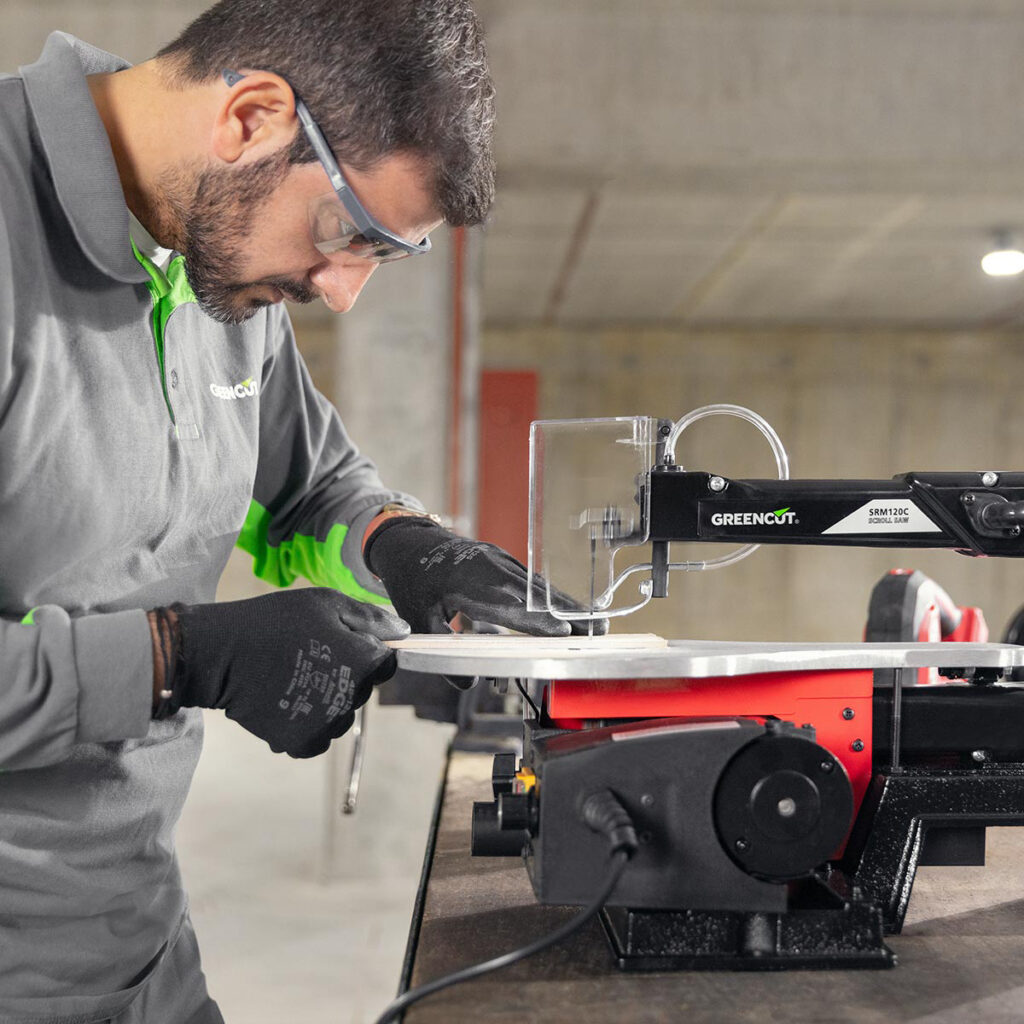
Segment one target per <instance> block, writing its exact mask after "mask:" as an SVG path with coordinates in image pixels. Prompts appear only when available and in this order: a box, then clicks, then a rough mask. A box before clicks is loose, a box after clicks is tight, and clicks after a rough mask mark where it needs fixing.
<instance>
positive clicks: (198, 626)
mask: <svg viewBox="0 0 1024 1024" xmlns="http://www.w3.org/2000/svg"><path fill="white" fill-rule="evenodd" d="M170 611H171V613H172V619H173V617H174V616H176V617H177V636H176V639H177V648H178V650H177V657H176V658H175V659H174V662H175V663H174V666H173V669H172V674H171V676H170V679H169V680H167V679H165V681H164V688H165V689H169V690H171V691H173V694H174V696H173V698H172V699H171V707H170V708H169V710H170V711H171V712H173V711H176V710H177V708H178V706H182V707H200V708H223V709H224V713H225V714H226V715H227V716H228V718H232V719H234V720H235V721H236V722H238V723H239V725H241V726H242V727H243V728H245V729H248V730H249V732H251V733H253V734H254V735H256V736H259V737H260V739H262V740H266V742H267V743H268V744H269V745H270V749H271V750H273V751H274V752H275V753H280V752H281V751H285V752H287V753H288V754H290V755H291V756H292V757H314V756H315V755H317V754H322V753H323V752H324V751H325V750H326V749H327V748H328V746H330V742H331V740H333V739H336V738H337V737H338V736H340V735H341V734H342V733H344V732H345V731H346V730H347V729H349V728H350V726H351V725H352V722H353V719H354V717H355V715H354V710H355V708H357V707H359V706H360V705H362V704H365V703H366V701H367V700H368V699H369V697H370V694H371V693H372V691H373V685H374V684H375V683H380V682H383V681H384V680H385V679H388V678H390V677H391V675H392V674H393V673H394V671H395V667H396V661H395V653H394V651H392V650H391V649H390V648H388V647H385V646H384V645H383V644H382V643H381V641H382V640H398V639H401V638H402V637H404V636H408V634H409V627H408V625H406V623H404V622H402V621H401V620H400V619H398V618H396V617H395V615H393V614H392V613H391V612H390V611H387V610H385V609H383V608H381V607H379V606H376V605H371V604H363V603H361V602H359V601H354V600H352V599H350V598H347V597H345V596H344V595H342V594H339V593H338V592H337V591H334V590H330V589H326V588H311V589H304V590H289V591H284V592H282V593H279V594H268V595H265V596H263V597H255V598H251V599H250V600H247V601H230V602H224V603H221V604H205V605H192V606H182V605H176V606H174V607H173V608H172V609H170Z"/></svg>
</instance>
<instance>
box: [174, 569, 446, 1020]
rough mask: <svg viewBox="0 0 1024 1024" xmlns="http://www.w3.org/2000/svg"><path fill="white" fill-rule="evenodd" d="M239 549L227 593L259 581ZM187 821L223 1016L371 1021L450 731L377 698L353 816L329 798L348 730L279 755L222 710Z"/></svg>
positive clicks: (200, 930)
mask: <svg viewBox="0 0 1024 1024" xmlns="http://www.w3.org/2000/svg"><path fill="white" fill-rule="evenodd" d="M247 574H248V567H247V566H246V564H245V560H244V559H242V558H239V559H237V560H235V559H233V560H232V563H231V565H230V566H229V568H228V571H227V573H226V574H225V578H224V581H223V583H222V586H221V591H220V595H219V596H220V597H221V598H222V599H233V598H237V597H242V596H248V595H249V594H251V593H255V592H257V591H259V590H261V589H263V588H260V587H259V586H258V585H255V584H252V583H251V581H250V579H249V578H248V575H247ZM206 727H207V734H206V745H205V749H204V752H203V756H202V759H201V761H200V764H199V769H198V771H197V773H196V778H195V781H194V783H193V786H192V793H191V795H190V798H189V801H188V803H187V804H186V807H185V812H184V814H183V816H182V819H181V824H180V826H179V829H178V851H179V855H180V858H181V863H182V870H183V872H184V876H185V883H186V886H187V888H188V890H189V893H190V897H191V906H192V919H193V921H194V923H195V928H196V933H197V935H198V937H199V944H200V948H201V949H202V953H203V961H204V964H205V969H206V974H207V979H208V983H209V988H210V992H211V994H212V995H213V997H214V998H215V999H216V1000H217V1001H218V1002H219V1003H220V1006H221V1009H222V1011H223V1013H224V1017H225V1019H226V1021H227V1024H300V1022H301V1024H360V1022H363V1021H373V1020H374V1019H375V1018H376V1016H377V1015H378V1014H379V1012H380V1011H381V1010H382V1009H383V1007H384V1006H385V1005H386V1004H387V1003H388V1002H389V1001H390V1000H391V999H392V998H393V997H394V994H395V990H396V988H397V985H398V979H399V972H400V969H401V964H402V957H403V954H404V951H405V942H406V936H407V932H408V927H409V920H410V917H411V913H412V904H413V899H414V896H415V893H416V887H417V883H418V880H419V874H420V869H421V866H422V860H423V850H424V843H425V840H426V835H427V830H428V825H429V822H430V816H431V812H432V810H433V803H434V798H435V795H436V791H437V785H438V782H439V780H440V773H441V765H442V760H443V756H444V751H445V748H446V746H447V742H448V740H449V738H450V736H451V730H450V729H449V728H448V727H446V726H440V725H436V724H434V723H430V722H421V721H418V720H416V719H415V718H414V717H413V715H412V712H411V711H410V710H408V709H406V708H392V707H384V708H381V707H376V706H373V707H371V708H370V717H369V720H368V728H367V740H368V749H367V761H366V765H365V769H364V775H363V785H362V789H361V792H360V798H359V809H358V811H357V813H356V814H355V815H354V816H351V817H342V815H341V814H340V811H339V809H338V805H337V800H336V799H335V800H334V801H333V805H330V806H329V802H330V801H329V798H330V795H331V790H332V786H331V778H332V776H333V777H334V779H335V780H336V785H335V786H334V788H335V789H337V790H339V791H340V790H341V789H342V788H343V786H344V783H345V780H346V779H347V770H348V756H349V752H350V742H351V741H350V740H349V739H348V738H344V739H342V740H340V741H338V742H337V743H335V744H334V748H333V749H332V751H331V752H330V753H329V754H327V755H325V756H324V757H320V758H314V759H313V760H310V761H296V760H293V759H292V758H289V757H287V756H285V755H278V754H273V753H271V751H270V750H269V748H268V747H267V746H266V745H265V744H264V743H262V742H261V741H260V740H258V739H256V738H255V737H253V736H251V735H250V734H249V733H247V732H245V730H243V729H241V728H240V727H239V726H237V725H236V724H235V723H234V722H230V721H228V720H227V719H226V718H225V717H224V715H223V714H222V713H220V712H208V713H207V715H206Z"/></svg>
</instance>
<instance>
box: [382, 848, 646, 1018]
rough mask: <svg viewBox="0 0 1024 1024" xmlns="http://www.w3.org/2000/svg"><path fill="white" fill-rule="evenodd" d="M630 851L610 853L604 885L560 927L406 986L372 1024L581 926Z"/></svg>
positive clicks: (602, 900)
mask: <svg viewBox="0 0 1024 1024" xmlns="http://www.w3.org/2000/svg"><path fill="white" fill-rule="evenodd" d="M631 855H632V854H631V850H629V849H628V848H625V847H620V848H619V849H617V850H615V851H614V852H613V853H612V855H611V862H612V868H611V870H610V871H609V872H608V877H607V879H606V880H605V883H604V885H602V886H601V891H600V892H599V893H598V894H597V896H595V897H594V900H593V902H592V903H589V904H588V905H587V906H586V907H585V908H584V909H583V910H581V911H580V913H578V914H577V915H576V916H575V917H573V918H572V919H570V920H569V921H566V922H565V924H563V925H562V926H561V927H559V928H556V929H555V930H554V931H553V932H549V933H548V934H547V935H545V936H543V937H541V938H539V939H537V940H536V941H535V942H531V943H530V945H528V946H522V947H521V948H519V949H515V950H513V951H512V952H511V953H503V954H502V955H501V956H496V957H494V958H493V959H492V960H484V961H483V962H482V963H479V964H474V965H473V966H472V967H464V968H463V969H462V970H461V971H454V972H453V973H451V974H446V975H444V977H441V978H438V979H437V980H435V981H428V982H427V983H426V984H425V985H420V986H419V987H418V988H413V989H410V990H409V991H408V992H406V993H405V994H404V995H402V996H399V997H398V998H397V999H396V1000H394V1002H392V1003H391V1004H390V1005H389V1006H388V1007H387V1009H386V1010H385V1011H384V1012H383V1013H382V1014H381V1015H380V1016H379V1017H378V1018H377V1021H376V1024H388V1021H392V1020H395V1019H396V1018H397V1016H398V1015H399V1014H401V1013H404V1012H405V1011H406V1010H407V1009H408V1008H409V1007H410V1006H412V1004H413V1003H416V1002H419V1001H420V1000H421V999H422V998H423V997H424V996H429V995H432V994H433V993H434V992H439V991H440V990H441V989H443V988H448V987H449V986H450V985H457V984H459V983H460V982H463V981H470V980H471V979H472V978H479V977H480V976H481V975H483V974H489V973H490V972H491V971H497V970H500V969H501V968H502V967H509V966H511V965H512V964H515V963H518V962H519V961H520V960H525V959H526V958H527V957H529V956H533V954H534V953H539V952H540V951H541V950H542V949H547V948H548V946H554V945H555V944H556V943H559V942H561V941H562V939H565V938H568V937H569V936H570V935H572V934H573V932H576V931H578V930H579V929H580V928H582V927H583V926H584V925H585V924H586V923H587V922H588V921H589V920H590V919H591V918H592V917H593V916H594V915H595V914H596V913H597V912H598V911H599V910H600V909H601V908H602V907H603V906H604V905H605V902H606V901H607V899H608V897H609V896H610V895H611V893H612V890H613V889H614V888H615V886H616V885H617V884H618V881H619V876H620V875H621V874H622V872H623V870H624V869H625V867H626V865H627V864H628V863H629V858H630V856H631Z"/></svg>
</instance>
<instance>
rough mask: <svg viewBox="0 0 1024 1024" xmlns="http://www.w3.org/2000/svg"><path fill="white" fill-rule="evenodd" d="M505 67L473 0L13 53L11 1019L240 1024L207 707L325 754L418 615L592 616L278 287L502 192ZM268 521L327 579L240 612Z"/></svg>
mask: <svg viewBox="0 0 1024 1024" xmlns="http://www.w3.org/2000/svg"><path fill="white" fill-rule="evenodd" d="M491 93H492V90H491V85H490V80H489V77H488V71H487V66H486V60H485V54H484V49H483V44H482V42H481V39H480V35H479V31H478V28H477V24H476V21H475V18H474V16H473V13H472V11H471V9H470V8H469V6H468V0H387V2H382V0H221V2H220V3H218V4H217V5H216V6H215V7H214V8H212V9H211V10H210V11H208V12H207V13H206V14H204V15H203V16H202V17H200V18H199V19H198V20H197V21H196V22H195V23H194V24H193V25H191V26H190V27H189V28H187V29H186V30H185V32H184V33H183V34H182V35H181V37H180V38H179V39H178V40H176V41H175V42H174V43H172V44H171V45H170V46H168V47H167V48H166V49H165V50H163V51H162V52H161V53H160V54H158V55H157V57H156V58H154V59H153V60H150V61H147V62H145V63H143V64H140V65H138V66H137V67H128V66H127V65H126V64H125V63H124V62H123V61H121V60H119V59H118V58H115V57H112V56H111V55H109V54H106V53H103V52H102V51H99V50H96V49H94V48H92V47H90V46H87V45H86V44H84V43H82V42H79V41H78V40H76V39H73V38H71V37H70V36H66V35H63V34H60V33H56V34H54V35H53V36H51V37H50V39H49V40H48V41H47V44H46V47H45V49H44V51H43V54H42V56H41V57H40V58H39V60H38V61H37V62H36V63H35V64H33V65H31V66H29V67H25V68H23V69H22V70H21V71H20V72H19V73H18V74H17V75H14V76H7V77H4V78H2V79H0V168H2V172H0V524H2V530H0V768H2V773H0V1020H4V1021H22V1020H30V1021H35V1022H44V1021H49V1022H56V1021H63V1022H70V1021H76V1022H78V1021H81V1022H86V1021H89V1022H92V1021H107V1020H114V1021H116V1022H118V1024H128V1022H140V1021H144V1022H145V1024H162V1022H165V1021H166V1022H173V1024H179V1022H186V1021H187V1022H192V1024H206V1022H216V1021H220V1020H221V1017H220V1014H219V1011H218V1010H217V1008H216V1005H215V1003H213V1001H212V1000H211V999H210V998H209V996H208V995H207V993H206V988H205V984H204V982H203V978H202V972H201V970H200V966H199V957H198V950H197V947H196V944H195V939H194V937H193V935H192V931H191V927H190V924H189V921H188V915H187V912H186V906H185V898H184V894H183V892H182V889H181V885H180V880H179V876H178V869H177V865H176V862H175V858H174V853H173V829H174V824H175V821H176V819H177V816H178V812H179V810H180V807H181V804H182V801H183V800H184V797H185V793H186V790H187V788H188V784H189V780H190V778H191V775H192V771H193V768H194V766H195V762H196V758H197V757H198V754H199V747H200V742H201V717H200V712H199V711H198V710H196V709H197V708H200V707H217V708H223V709H224V710H225V712H226V713H227V715H228V716H229V717H231V718H234V719H236V720H237V721H238V722H239V723H240V724H241V725H243V726H244V727H245V728H247V729H249V730H250V731H252V732H254V733H255V734H256V735H258V736H260V737H262V738H263V739H265V740H266V741H267V742H268V743H269V744H270V746H271V747H272V748H273V749H275V750H284V751H287V752H288V753H289V754H292V755H293V756H301V757H307V756H312V755H314V754H317V753H320V752H322V751H324V750H326V749H327V746H328V745H329V743H330V741H331V740H332V739H333V738H334V737H336V736H338V735H340V734H341V733H342V732H343V731H344V730H345V729H346V728H348V726H349V724H350V723H351V721H352V714H353V710H354V709H355V708H356V707H357V706H358V705H359V704H360V703H362V702H363V701H365V700H366V699H367V698H368V696H369V694H370V691H371V689H372V686H373V684H374V683H375V682H378V681H380V680H382V679H384V678H386V677H387V676H389V675H390V674H391V672H392V671H393V669H394V656H393V654H392V652H391V651H390V650H389V649H388V648H387V647H386V646H385V645H384V644H383V642H382V641H384V640H387V639H390V638H395V637H399V636H402V635H404V634H405V633H406V632H407V631H408V629H409V626H410V625H411V627H412V628H413V629H414V630H419V631H423V630H443V629H446V628H448V627H447V623H448V620H449V619H450V618H451V617H452V616H453V615H454V614H455V613H456V612H458V611H464V612H466V613H467V614H468V615H470V616H471V617H474V618H479V619H484V620H487V621H491V622H496V623H499V624H505V625H509V626H512V627H514V628H519V629H526V630H529V631H534V632H546V633H566V632H568V627H567V626H566V625H565V623H563V622H559V621H557V620H556V619H554V618H551V617H549V616H536V617H532V618H530V617H527V615H526V614H525V611H524V608H523V601H524V597H525V593H526V580H525V574H524V573H523V570H522V569H521V567H520V566H518V564H517V563H515V562H513V561H512V560H511V559H510V558H509V557H508V556H507V555H505V554H504V552H501V551H499V550H498V549H496V548H493V547H490V546H487V545H482V544H476V543H474V542H471V541H466V540H462V539H459V538H456V537H454V536H453V535H452V534H450V533H448V532H447V531H446V530H443V529H442V528H441V527H440V526H439V525H438V524H437V523H436V522H435V521H433V519H432V518H430V517H428V516H427V515H426V513H425V512H424V511H423V510H422V508H421V506H419V505H418V504H417V503H416V502H415V501H414V500H413V499H411V498H409V497H408V496H405V495H403V494H401V493H399V492H395V491H392V490H388V489H386V488H385V487H384V486H383V485H382V483H381V482H380V480H379V479H378V477H377V475H376V471H375V469H374V467H373V466H372V464H371V463H370V462H369V461H368V460H367V459H365V458H364V457H362V456H361V455H360V454H359V453H358V451H357V450H356V448H355V447H354V446H353V445H352V443H351V442H350V441H349V439H348V438H347V436H346V434H345V432H344V429H343V428H342V426H341V423H340V421H339V420H338V418H337V415H336V414H335V412H334V411H333V410H332V409H331V407H330V406H329V405H328V403H327V402H326V401H325V400H324V399H323V398H322V397H321V396H320V395H318V394H317V393H316V391H315V390H314V389H313V387H312V385H311V384H310V381H309V377H308V374H307V373H306V371H305V368H304V366H303V364H302V361H301V359H300V357H299V355H298V354H297V351H296V348H295V344H294V340H293V336H292V332H291V329H290V326H289V323H288V319H287V316H286V314H285V313H284V311H283V308H282V307H281V305H280V303H281V300H282V299H283V298H285V297H288V298H291V299H294V300H296V301H300V302H305V301H312V300H314V299H316V298H318V297H319V298H322V299H323V300H324V301H325V302H326V303H327V305H328V306H329V307H330V308H331V309H333V310H335V311H337V312H344V311H345V310H347V309H349V308H350V307H351V305H352V303H353V302H354V301H355V299H356V297H357V296H358V294H359V291H360V289H361V288H362V286H363V285H364V284H365V283H366V280H367V279H368V278H369V276H370V274H371V273H373V272H374V271H375V270H376V269H377V266H378V264H379V263H381V262H388V261H390V260H392V259H397V258H402V257H406V256H412V257H413V258H422V254H424V253H426V252H427V251H428V249H429V234H430V232H431V230H432V229H433V228H435V227H437V226H438V225H439V224H440V223H441V222H442V221H445V222H447V223H448V224H451V225H459V224H475V223H478V222H480V221H481V220H482V219H483V218H484V216H485V215H486V213H487V210H488V208H489V206H490V203H491V199H492V193H493V169H492V160H491V150H490V143H491V122H492V98H491ZM236 541H237V542H238V544H240V545H241V546H242V547H243V548H244V549H245V550H246V551H248V552H249V553H250V554H252V555H253V558H254V566H255V569H256V571H257V573H259V574H260V575H262V576H263V577H265V578H267V579H269V580H272V581H273V582H275V583H278V584H282V585H284V584H287V583H290V582H291V581H292V580H293V579H294V578H295V577H296V575H298V574H301V575H304V576H306V577H307V578H308V579H310V580H311V581H312V582H313V583H315V584H318V585H319V586H318V587H315V588H313V589H309V590H298V591H288V592H282V593H279V594H274V595H271V596H269V597H262V598H257V599H254V600H252V601H245V602H234V603H229V604H221V605H213V604H211V603H210V602H211V601H212V599H213V595H214V589H215V585H216V582H217V579H218V577H219V575H220V573H221V570H222V568H223V566H224V563H225V560H226V558H227V556H228V553H229V551H230V548H231V547H232V545H233V544H234V543H235V542H236ZM388 597H390V598H391V600H392V601H393V603H394V606H395V609H396V610H397V612H398V613H399V615H400V616H401V619H399V618H398V617H396V616H395V615H394V614H393V613H392V612H391V611H390V610H388V608H387V607H386V605H387V598H388ZM403 620H404V621H403Z"/></svg>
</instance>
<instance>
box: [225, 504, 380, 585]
mask: <svg viewBox="0 0 1024 1024" xmlns="http://www.w3.org/2000/svg"><path fill="white" fill-rule="evenodd" d="M270 520H271V515H270V512H269V511H268V510H267V509H265V508H264V507H263V506H262V505H261V504H260V503H259V502H258V501H253V502H251V503H250V504H249V512H248V514H247V515H246V517H245V525H244V526H243V527H242V532H241V533H240V534H239V536H238V540H237V542H236V546H237V547H239V548H241V549H242V550H243V551H245V552H247V553H248V554H250V555H252V570H253V573H254V574H255V575H256V576H258V577H259V578H260V579H261V580H265V581H266V582H267V583H271V584H273V585H274V586H275V587H288V586H291V584H292V583H294V582H295V580H296V578H297V577H299V576H304V577H305V578H306V579H307V580H309V581H310V583H315V584H316V585H317V586H319V587H333V588H334V589H335V590H340V591H341V592H342V593H343V594H348V596H349V597H354V598H355V599H356V600H357V601H365V602H367V603H368V604H383V605H387V604H390V602H389V601H388V599H387V598H386V597H382V596H381V595H380V594H375V593H373V591H371V590H367V589H366V588H365V587H363V586H361V585H360V584H359V582H358V581H357V580H356V578H355V576H354V575H353V573H352V570H351V569H349V568H348V567H347V566H345V564H344V563H343V562H342V560H341V545H342V544H343V543H344V541H345V537H346V535H347V534H348V527H347V526H345V525H344V524H343V523H335V525H334V526H332V527H331V529H330V532H329V533H328V534H327V539H326V540H322V541H320V540H317V539H316V538H315V537H308V536H306V535H304V534H301V533H297V534H295V535H294V536H292V537H291V538H289V539H288V540H286V541H284V542H282V543H281V544H279V545H276V546H275V545H273V544H271V543H270V541H269V540H268V539H267V537H268V533H269V530H270Z"/></svg>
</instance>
